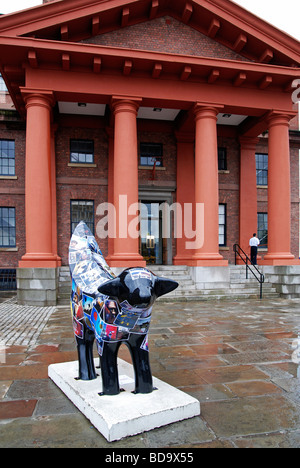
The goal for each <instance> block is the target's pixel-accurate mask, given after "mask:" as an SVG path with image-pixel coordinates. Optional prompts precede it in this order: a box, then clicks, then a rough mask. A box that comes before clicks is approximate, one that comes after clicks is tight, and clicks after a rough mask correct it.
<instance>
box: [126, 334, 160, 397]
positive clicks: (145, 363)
mask: <svg viewBox="0 0 300 468" xmlns="http://www.w3.org/2000/svg"><path fill="white" fill-rule="evenodd" d="M144 339H145V335H135V334H132V335H131V337H130V339H129V341H128V342H126V344H127V346H128V348H129V350H130V354H131V357H132V362H133V367H134V373H135V393H151V392H153V390H154V388H153V381H152V373H151V368H150V361H149V352H148V351H145V350H144V349H141V345H142V343H143V341H144Z"/></svg>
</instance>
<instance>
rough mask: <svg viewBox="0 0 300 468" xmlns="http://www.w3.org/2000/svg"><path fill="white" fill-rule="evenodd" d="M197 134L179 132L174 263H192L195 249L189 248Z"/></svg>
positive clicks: (192, 219) (192, 216) (192, 220)
mask: <svg viewBox="0 0 300 468" xmlns="http://www.w3.org/2000/svg"><path fill="white" fill-rule="evenodd" d="M194 146H195V136H194V135H188V134H177V190H176V203H178V212H177V222H178V223H180V226H179V230H178V233H179V234H180V235H179V236H178V238H177V239H176V256H175V257H174V259H173V263H174V265H190V264H192V261H193V254H194V250H193V249H189V248H188V247H189V245H190V242H191V241H192V240H193V238H192V232H193V231H194V228H195V226H194V214H193V211H194V210H193V207H194V200H195V154H194ZM179 231H180V232H179Z"/></svg>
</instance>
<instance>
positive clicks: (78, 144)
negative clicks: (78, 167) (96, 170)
mask: <svg viewBox="0 0 300 468" xmlns="http://www.w3.org/2000/svg"><path fill="white" fill-rule="evenodd" d="M70 162H71V163H80V164H92V163H93V162H94V142H93V140H71V141H70Z"/></svg>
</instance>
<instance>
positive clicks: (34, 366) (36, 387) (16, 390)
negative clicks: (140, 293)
mask: <svg viewBox="0 0 300 468" xmlns="http://www.w3.org/2000/svg"><path fill="white" fill-rule="evenodd" d="M3 304H4V305H5V307H6V306H7V308H8V309H11V311H13V310H14V301H13V300H9V301H7V302H4V303H3V302H2V310H3ZM23 310H24V309H23ZM18 313H19V314H22V309H19V311H18ZM26 313H27V314H28V313H30V311H28V310H27V311H26ZM40 313H41V314H42V311H40ZM38 315H39V314H38V311H36V310H35V311H34V314H32V323H33V324H34V323H35V321H37V320H38ZM49 315H50V316H49V319H48V321H47V320H46V321H45V320H44V321H43V327H44V328H41V326H39V327H37V328H36V332H35V335H34V339H33V338H32V339H31V340H30V341H29V342H28V343H25V344H23V345H20V344H14V343H13V336H10V341H9V344H6V345H4V338H3V336H4V335H3V333H5V329H4V328H2V335H0V398H1V399H0V447H1V448H3V447H11V448H17V447H51V448H54V447H55V448H60V447H61V448H67V447H78V448H79V447H87V448H89V447H101V448H110V449H118V448H123V449H124V448H128V449H133V448H153V449H154V448H170V447H172V448H176V449H179V448H181V449H193V448H248V447H249V448H252V447H253V448H256V447H259V448H276V447H278V448H292V447H294V448H296V447H300V367H299V366H300V364H299V362H300V340H299V338H298V336H299V335H298V334H299V333H300V300H296V299H295V300H284V299H276V300H269V301H268V300H264V299H263V300H262V301H256V300H248V301H236V302H229V301H220V302H198V303H196V302H186V303H184V302H181V303H173V304H171V303H165V304H164V303H157V304H156V305H155V307H154V313H153V320H152V322H151V334H150V337H149V338H150V341H149V346H150V358H151V366H152V373H153V375H155V376H156V377H158V378H159V379H161V380H164V381H165V382H167V383H169V384H171V385H173V386H174V387H177V388H179V389H181V390H183V391H184V392H186V393H188V394H190V395H192V396H194V397H195V398H197V399H199V401H200V403H201V415H200V416H199V417H196V418H193V419H189V420H186V421H182V422H178V423H175V424H171V425H169V426H165V427H162V428H160V429H155V430H153V431H150V432H148V433H144V434H140V435H137V436H133V437H129V438H127V439H123V440H121V441H118V442H113V443H109V442H107V441H106V439H104V438H103V437H102V435H101V434H100V433H99V432H97V431H96V430H95V429H94V427H93V426H92V425H91V423H90V422H89V421H88V420H87V419H86V418H85V417H84V416H83V415H82V414H81V413H80V412H79V411H78V410H77V409H76V408H75V407H74V406H73V404H72V403H71V402H70V401H69V400H68V399H67V398H66V397H65V396H64V394H63V393H62V392H61V391H60V390H59V389H58V388H57V387H56V386H55V384H54V383H53V382H52V381H50V380H49V379H48V376H47V375H48V365H49V364H52V363H57V362H66V361H73V360H76V358H77V353H76V346H75V340H74V337H73V331H72V323H71V313H70V308H69V306H60V307H57V308H55V309H54V310H51V314H50V313H49ZM1 317H2V323H1ZM3 317H4V315H3V313H1V310H0V326H1V325H2V324H3ZM14 320H16V318H15V316H14ZM9 326H10V327H11V324H10V325H9ZM19 328H20V327H19ZM19 328H18V330H19ZM0 330H1V328H0ZM19 331H20V330H19ZM16 336H17V335H16ZM18 336H19V335H18ZM1 338H2V347H1ZM16 339H17V338H16ZM95 356H96V354H95ZM120 357H121V358H122V359H125V360H127V361H130V358H129V353H128V351H127V348H126V347H125V346H122V347H121V349H120ZM99 390H100V389H99Z"/></svg>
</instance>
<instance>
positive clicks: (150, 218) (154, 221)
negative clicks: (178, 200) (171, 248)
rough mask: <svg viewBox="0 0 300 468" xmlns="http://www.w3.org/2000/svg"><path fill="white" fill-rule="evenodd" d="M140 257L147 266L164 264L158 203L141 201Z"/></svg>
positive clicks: (160, 215)
mask: <svg viewBox="0 0 300 468" xmlns="http://www.w3.org/2000/svg"><path fill="white" fill-rule="evenodd" d="M140 242H141V255H142V256H143V257H144V259H145V260H146V262H147V264H149V265H162V264H163V263H164V258H163V257H164V255H163V253H164V249H163V238H162V212H161V209H160V202H158V201H157V202H156V201H147V200H146V201H142V211H141V241H140Z"/></svg>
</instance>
